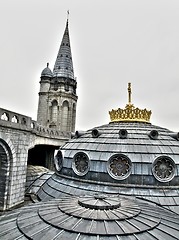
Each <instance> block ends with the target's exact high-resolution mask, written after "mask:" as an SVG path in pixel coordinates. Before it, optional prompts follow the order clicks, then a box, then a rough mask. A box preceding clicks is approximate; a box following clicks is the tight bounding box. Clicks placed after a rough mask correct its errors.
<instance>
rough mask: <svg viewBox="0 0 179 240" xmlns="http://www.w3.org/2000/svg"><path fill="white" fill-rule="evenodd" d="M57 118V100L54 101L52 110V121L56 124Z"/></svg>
mask: <svg viewBox="0 0 179 240" xmlns="http://www.w3.org/2000/svg"><path fill="white" fill-rule="evenodd" d="M57 117H58V102H57V100H53V102H52V108H51V121H52V122H54V123H56V122H57Z"/></svg>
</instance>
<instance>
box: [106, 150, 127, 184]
mask: <svg viewBox="0 0 179 240" xmlns="http://www.w3.org/2000/svg"><path fill="white" fill-rule="evenodd" d="M131 166H132V163H131V161H130V159H129V158H128V157H127V156H125V155H122V154H116V155H114V156H112V157H111V158H110V159H109V161H108V166H107V170H108V173H109V175H110V176H111V177H112V178H114V179H117V180H123V179H125V178H127V177H128V176H129V175H130V173H131Z"/></svg>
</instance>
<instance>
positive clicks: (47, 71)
mask: <svg viewBox="0 0 179 240" xmlns="http://www.w3.org/2000/svg"><path fill="white" fill-rule="evenodd" d="M52 76H53V74H52V71H51V70H50V68H49V67H48V64H47V67H46V68H44V69H43V71H42V73H41V77H52Z"/></svg>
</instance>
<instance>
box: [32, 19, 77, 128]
mask: <svg viewBox="0 0 179 240" xmlns="http://www.w3.org/2000/svg"><path fill="white" fill-rule="evenodd" d="M76 87H77V82H76V78H75V77H74V71H73V61H72V54H71V46H70V37H69V29H68V19H67V22H66V28H65V32H64V35H63V38H62V42H61V45H60V49H59V52H58V55H57V59H56V62H55V65H54V69H53V72H52V71H51V70H50V68H49V64H48V63H47V67H46V68H45V69H44V70H43V71H42V73H41V81H40V92H39V104H38V113H37V122H38V123H39V124H40V125H43V126H46V127H50V128H55V129H57V130H61V131H67V132H68V131H69V132H74V131H75V120H76V104H77V99H78V97H77V95H76Z"/></svg>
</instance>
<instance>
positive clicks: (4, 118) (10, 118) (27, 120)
mask: <svg viewBox="0 0 179 240" xmlns="http://www.w3.org/2000/svg"><path fill="white" fill-rule="evenodd" d="M0 127H7V128H14V129H17V130H24V131H29V132H32V134H36V135H38V136H42V137H48V138H56V139H61V138H63V139H64V138H65V139H69V138H70V137H71V133H70V132H63V131H59V130H56V129H53V128H47V127H44V126H42V125H39V124H38V123H37V122H36V121H34V120H32V118H31V117H28V116H25V115H22V114H19V113H16V112H12V111H9V110H7V109H3V108H0Z"/></svg>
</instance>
